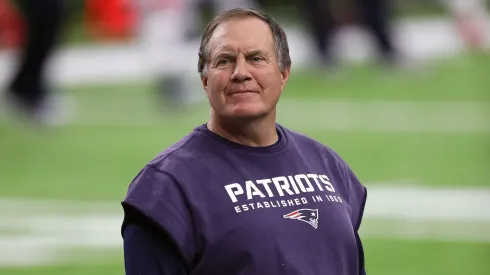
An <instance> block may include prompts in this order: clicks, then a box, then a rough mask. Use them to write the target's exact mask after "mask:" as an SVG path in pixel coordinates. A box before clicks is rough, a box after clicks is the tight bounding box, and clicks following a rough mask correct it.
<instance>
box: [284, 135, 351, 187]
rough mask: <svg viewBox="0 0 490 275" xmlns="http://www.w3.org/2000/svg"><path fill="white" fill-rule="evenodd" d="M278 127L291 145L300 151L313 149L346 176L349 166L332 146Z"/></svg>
mask: <svg viewBox="0 0 490 275" xmlns="http://www.w3.org/2000/svg"><path fill="white" fill-rule="evenodd" d="M280 127H281V130H282V131H283V132H284V134H285V136H286V138H287V139H288V140H289V142H290V143H291V144H292V145H293V146H297V147H299V148H301V151H302V152H305V151H306V152H308V151H314V152H315V154H317V155H319V156H320V157H321V158H322V159H323V160H326V161H327V162H328V163H329V164H330V165H329V166H330V167H331V166H333V167H335V169H336V170H338V171H339V172H340V173H341V175H342V177H343V178H344V179H345V178H346V177H347V172H348V171H350V167H349V166H348V165H347V163H346V162H345V161H344V159H343V158H342V157H341V156H340V155H339V154H338V153H337V152H336V151H335V150H334V149H333V148H332V147H330V146H328V145H326V144H324V143H322V142H320V141H318V140H316V139H314V138H312V137H309V136H307V135H305V134H303V133H300V132H296V131H293V130H291V129H288V128H285V127H283V126H280Z"/></svg>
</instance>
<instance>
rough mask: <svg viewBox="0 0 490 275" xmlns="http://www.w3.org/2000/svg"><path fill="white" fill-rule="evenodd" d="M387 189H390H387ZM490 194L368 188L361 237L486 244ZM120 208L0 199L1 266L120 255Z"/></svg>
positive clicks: (489, 240) (489, 191)
mask: <svg viewBox="0 0 490 275" xmlns="http://www.w3.org/2000/svg"><path fill="white" fill-rule="evenodd" d="M390 185H391V186H390ZM485 209H490V189H463V188H461V189H448V188H423V187H418V186H400V185H393V184H384V185H373V186H372V187H370V188H369V199H368V204H367V206H366V210H365V216H364V221H363V225H362V227H361V235H362V237H363V238H365V239H369V238H382V239H415V240H442V241H448V242H458V241H462V242H478V243H482V242H486V243H490V236H489V235H488V234H487V233H488V232H489V231H490V213H489V212H488V211H485ZM121 219H122V211H121V210H120V209H119V203H118V202H114V203H109V202H106V203H96V204H94V203H77V202H59V201H58V202H53V201H39V200H28V199H26V200H17V199H15V200H14V199H1V200H0V266H26V265H40V264H53V263H56V262H59V261H63V260H66V259H65V258H66V253H63V251H67V250H68V251H69V250H70V249H84V250H86V251H95V250H100V249H103V250H115V251H117V250H120V248H121V243H122V240H121V237H120V232H119V230H120V224H121Z"/></svg>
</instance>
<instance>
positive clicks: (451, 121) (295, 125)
mask: <svg viewBox="0 0 490 275" xmlns="http://www.w3.org/2000/svg"><path fill="white" fill-rule="evenodd" d="M80 112H81V113H80V114H79V116H78V117H76V118H75V119H74V120H73V121H71V122H70V123H69V124H70V125H78V126H150V125H165V124H166V123H169V124H175V123H177V122H179V124H180V125H188V126H189V127H191V128H190V129H192V127H193V126H195V125H197V124H199V123H202V122H204V121H206V119H207V118H208V116H209V110H208V108H207V107H206V106H204V105H198V106H197V107H196V109H195V110H194V111H193V112H191V113H187V114H186V115H183V116H181V117H178V118H177V117H175V118H174V119H169V118H168V117H166V116H164V115H161V116H158V115H157V114H156V113H155V114H151V113H145V112H143V113H136V114H135V113H126V114H124V113H123V114H121V113H119V114H111V113H108V112H105V111H103V110H100V111H91V112H84V110H81V111H80ZM489 120H490V103H481V102H430V103H429V102H413V101H376V100H370V101H359V100H358V101H355V100H330V101H327V100H301V99H297V100H292V99H282V100H281V101H280V103H279V107H278V122H279V123H281V124H283V125H284V126H286V127H288V128H291V129H294V130H298V131H308V130H329V131H338V132H351V131H367V132H394V133H444V134H461V133H465V134H466V133H473V134H490V123H488V121H489Z"/></svg>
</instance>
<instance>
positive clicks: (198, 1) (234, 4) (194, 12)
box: [184, 0, 257, 39]
mask: <svg viewBox="0 0 490 275" xmlns="http://www.w3.org/2000/svg"><path fill="white" fill-rule="evenodd" d="M184 1H185V14H186V18H187V20H186V21H187V27H186V28H187V29H186V33H187V36H188V37H189V38H191V39H192V38H199V34H200V33H201V26H202V23H203V16H204V13H203V11H205V10H211V11H212V13H213V15H214V14H218V13H220V12H223V11H225V10H230V9H233V8H256V7H257V1H256V0H184Z"/></svg>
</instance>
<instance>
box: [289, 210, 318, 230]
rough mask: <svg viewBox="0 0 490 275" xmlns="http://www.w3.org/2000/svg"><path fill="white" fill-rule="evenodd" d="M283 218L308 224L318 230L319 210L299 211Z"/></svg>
mask: <svg viewBox="0 0 490 275" xmlns="http://www.w3.org/2000/svg"><path fill="white" fill-rule="evenodd" d="M282 217H283V218H285V219H292V220H299V221H302V222H305V223H308V224H309V225H311V226H313V228H315V229H317V228H318V209H299V210H296V211H293V212H291V213H289V214H286V215H284V216H282Z"/></svg>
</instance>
